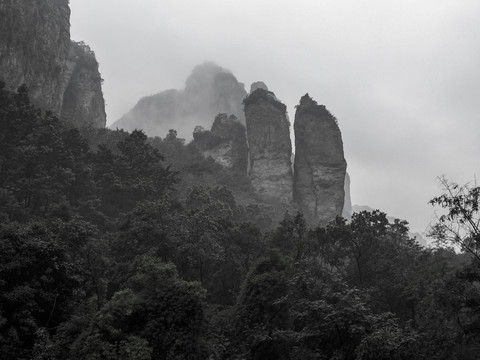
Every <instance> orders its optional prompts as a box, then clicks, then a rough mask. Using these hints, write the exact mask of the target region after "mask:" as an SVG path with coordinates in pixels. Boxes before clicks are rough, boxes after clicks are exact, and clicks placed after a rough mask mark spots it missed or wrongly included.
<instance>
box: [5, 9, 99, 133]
mask: <svg viewBox="0 0 480 360" xmlns="http://www.w3.org/2000/svg"><path fill="white" fill-rule="evenodd" d="M68 4H69V1H68V0H49V1H45V0H31V1H22V0H0V34H2V36H1V37H0V80H2V81H4V82H5V84H6V86H7V88H8V89H10V90H16V89H17V88H18V87H19V86H20V85H22V84H26V85H27V87H28V89H29V94H30V98H31V99H32V102H33V103H35V104H36V105H38V106H40V107H41V108H43V109H45V110H51V111H53V112H54V113H56V114H57V115H63V114H65V115H66V116H65V118H66V119H67V120H69V121H71V122H72V123H73V124H75V125H82V126H83V125H86V124H91V125H94V126H96V127H104V126H105V122H106V116H105V104H104V99H103V94H102V91H101V77H100V73H99V71H98V63H97V62H96V60H95V56H94V54H93V52H92V51H91V50H90V49H89V48H88V47H86V46H85V45H84V44H81V43H80V44H79V43H74V42H72V41H71V40H70V8H69V6H68Z"/></svg>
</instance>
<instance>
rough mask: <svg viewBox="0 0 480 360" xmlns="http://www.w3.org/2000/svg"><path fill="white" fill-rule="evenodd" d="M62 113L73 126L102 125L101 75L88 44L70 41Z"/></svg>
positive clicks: (103, 105) (104, 117) (104, 116)
mask: <svg viewBox="0 0 480 360" xmlns="http://www.w3.org/2000/svg"><path fill="white" fill-rule="evenodd" d="M63 84H64V86H66V88H65V91H64V93H63V103H62V109H61V116H62V117H63V118H65V119H66V120H67V121H68V122H70V123H71V124H74V125H75V126H85V125H90V126H93V127H97V128H103V127H105V124H106V121H107V116H106V114H105V101H104V99H103V93H102V78H101V77H100V72H99V71H98V62H97V60H96V58H95V54H94V53H93V51H92V50H91V49H90V47H89V46H88V45H85V44H84V43H81V42H80V43H77V42H73V41H72V44H71V47H70V52H69V54H68V59H67V61H66V64H65V70H64V79H63Z"/></svg>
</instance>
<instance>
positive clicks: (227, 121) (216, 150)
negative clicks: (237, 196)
mask: <svg viewBox="0 0 480 360" xmlns="http://www.w3.org/2000/svg"><path fill="white" fill-rule="evenodd" d="M193 141H194V143H195V145H197V147H198V148H199V149H200V151H201V152H202V154H203V156H205V157H209V156H210V157H212V158H213V160H215V161H216V162H217V163H219V164H220V165H222V166H223V167H225V168H228V169H232V170H234V171H237V172H239V173H241V174H245V173H246V172H247V159H248V147H247V138H246V135H245V126H243V125H242V124H241V123H240V122H239V121H238V119H237V118H236V117H235V116H234V115H230V116H228V115H226V114H218V115H217V117H216V118H215V121H214V122H213V125H212V129H211V130H210V131H208V130H204V129H203V128H202V127H200V126H198V127H197V128H196V129H195V131H194V133H193Z"/></svg>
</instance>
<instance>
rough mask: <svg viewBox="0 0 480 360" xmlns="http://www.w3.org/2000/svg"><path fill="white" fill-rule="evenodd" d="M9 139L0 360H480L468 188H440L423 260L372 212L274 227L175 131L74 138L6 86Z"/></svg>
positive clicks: (474, 221)
mask: <svg viewBox="0 0 480 360" xmlns="http://www.w3.org/2000/svg"><path fill="white" fill-rule="evenodd" d="M0 126H1V128H2V131H1V132H0V220H1V221H0V357H1V358H2V359H137V360H140V359H142V360H143V359H299V360H300V359H473V358H476V357H477V356H478V355H477V354H478V351H479V346H480V343H479V340H480V339H479V335H480V288H479V286H478V285H479V280H480V269H479V265H480V260H479V256H478V254H479V253H478V249H479V247H478V246H479V244H480V242H479V234H480V232H479V230H478V197H479V194H480V191H479V189H478V188H476V187H461V186H458V185H456V184H452V183H449V182H445V183H444V185H445V190H446V191H445V194H444V195H440V196H439V197H437V198H435V199H433V200H432V203H433V204H437V205H440V206H442V207H444V208H445V209H446V210H447V214H446V215H445V216H443V217H441V218H440V219H439V222H438V224H437V225H435V226H434V227H433V228H432V236H435V239H437V240H438V241H439V243H440V244H443V245H445V246H440V247H436V248H432V249H425V248H422V247H420V246H419V245H418V244H417V243H416V242H415V240H414V239H411V238H409V236H408V224H407V223H406V222H404V221H395V222H393V223H392V222H389V221H388V219H387V216H386V214H385V213H383V212H381V211H379V210H376V211H373V212H365V211H364V212H360V213H356V214H354V215H353V217H352V219H351V220H349V221H347V220H345V219H343V218H340V217H339V218H337V219H336V220H334V221H333V222H331V223H330V224H328V225H327V226H325V227H309V226H307V224H306V222H305V219H304V217H303V215H302V214H301V213H295V214H292V213H285V214H284V216H283V220H282V221H281V222H280V223H275V221H274V220H273V219H274V216H272V212H271V211H270V210H271V209H268V208H263V207H261V206H254V205H245V204H244V203H243V202H242V194H243V195H244V196H247V195H246V194H248V193H249V191H250V189H251V184H249V180H248V178H246V177H245V176H242V175H241V174H239V173H236V172H235V170H234V169H233V170H228V169H224V168H222V167H221V166H220V165H218V164H216V163H215V162H214V161H212V160H211V159H209V158H204V157H203V156H202V155H201V153H200V152H199V150H198V148H196V145H195V143H194V142H192V143H189V144H185V142H184V141H183V140H182V139H179V138H177V136H176V133H175V131H174V130H172V131H170V132H169V133H168V134H167V135H166V137H165V138H153V139H149V138H147V136H146V135H145V134H144V133H143V132H141V131H138V130H136V131H133V132H131V133H128V132H125V131H121V130H119V131H111V130H107V129H91V128H88V129H76V128H73V127H71V126H69V125H66V124H65V123H64V122H62V121H61V120H59V119H58V118H56V117H55V116H54V115H52V113H49V112H43V111H41V110H39V109H38V108H36V107H34V106H33V105H32V104H31V103H30V100H29V96H28V90H27V89H26V88H25V87H21V88H20V89H18V91H17V92H15V93H13V92H10V91H7V90H6V89H5V87H4V84H0ZM453 245H459V247H460V248H461V250H463V252H462V253H456V252H455V251H453V249H452V248H451V246H453Z"/></svg>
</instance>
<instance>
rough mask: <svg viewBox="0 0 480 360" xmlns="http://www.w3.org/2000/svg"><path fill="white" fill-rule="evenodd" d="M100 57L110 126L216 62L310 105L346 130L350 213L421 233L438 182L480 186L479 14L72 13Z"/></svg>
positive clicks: (369, 2)
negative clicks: (400, 221) (366, 209)
mask: <svg viewBox="0 0 480 360" xmlns="http://www.w3.org/2000/svg"><path fill="white" fill-rule="evenodd" d="M70 7H71V10H72V14H71V25H72V28H71V34H72V38H73V39H74V40H76V41H80V40H82V41H85V42H86V43H87V44H89V45H90V46H91V48H92V50H94V51H95V53H96V56H97V60H98V61H99V63H100V72H101V74H102V77H103V78H104V79H105V82H104V87H103V91H104V95H105V99H106V102H107V116H108V119H107V122H108V124H111V123H112V122H114V121H115V120H117V119H118V118H120V117H121V116H122V115H123V114H124V113H126V112H128V111H129V110H130V109H131V108H132V107H133V106H134V105H135V104H136V103H137V101H138V100H139V98H141V97H143V96H147V95H151V94H155V93H158V92H160V91H163V90H166V89H170V88H177V89H182V88H183V87H184V82H185V79H186V78H187V76H188V75H189V74H190V72H191V70H192V68H193V66H195V65H198V64H200V63H202V62H204V61H205V60H212V61H214V62H216V63H217V64H218V65H220V66H222V67H224V68H227V69H230V70H231V71H232V72H233V74H234V75H235V76H236V77H237V79H238V80H239V81H240V82H243V83H245V86H246V90H247V91H248V90H249V88H250V84H251V83H252V82H254V81H258V80H261V81H264V82H265V83H266V84H267V85H268V87H269V88H270V90H271V91H273V92H275V94H276V95H277V97H278V98H279V99H280V100H282V101H283V102H284V103H285V104H286V105H287V107H288V111H289V115H290V118H291V119H292V120H293V118H294V110H295V109H294V106H295V105H296V104H297V103H298V102H299V99H300V97H301V96H302V95H304V94H305V93H307V92H308V93H309V94H310V95H311V96H312V97H313V98H314V99H315V100H316V101H317V102H318V103H320V104H324V105H326V107H327V108H328V109H329V110H330V111H331V112H332V113H333V114H334V115H335V116H336V117H337V118H338V121H339V125H340V129H341V131H342V136H343V142H344V148H345V157H346V159H347V162H348V172H349V173H350V176H351V181H352V183H351V192H352V202H353V203H354V204H359V205H369V206H371V207H373V208H379V209H380V210H382V211H385V212H387V213H388V214H389V215H392V216H396V217H400V218H404V219H406V220H408V221H409V223H410V224H411V228H412V229H413V230H415V231H424V230H425V228H426V227H427V226H428V224H429V222H430V221H431V219H432V214H433V209H432V208H431V207H430V206H429V205H427V202H428V200H429V199H431V198H432V197H433V196H435V195H437V194H440V192H441V189H440V187H439V184H438V181H437V177H438V176H440V175H446V176H447V177H448V178H451V179H453V180H456V181H458V182H462V183H463V182H468V181H471V180H473V179H474V177H475V175H478V174H480V171H479V169H480V162H479V159H478V154H479V153H480V151H479V150H480V142H479V135H480V22H479V19H480V1H478V0H415V1H413V0H362V1H358V0H295V1H293V0H289V1H286V0H276V1H274V0H242V1H240V0H235V1H231V0H201V1H199V0H135V1H133V0H70Z"/></svg>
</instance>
